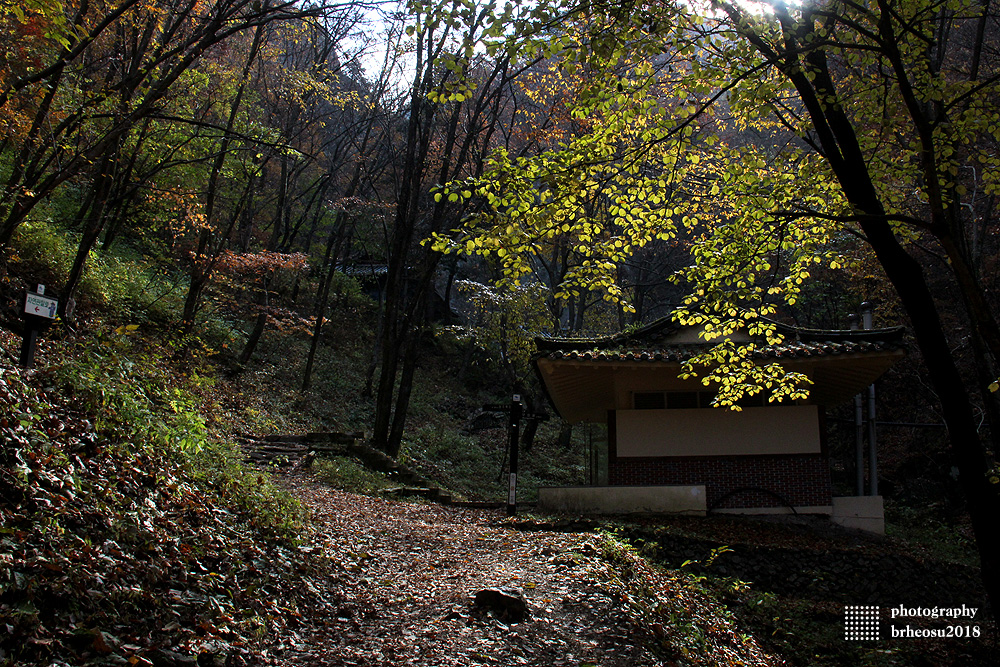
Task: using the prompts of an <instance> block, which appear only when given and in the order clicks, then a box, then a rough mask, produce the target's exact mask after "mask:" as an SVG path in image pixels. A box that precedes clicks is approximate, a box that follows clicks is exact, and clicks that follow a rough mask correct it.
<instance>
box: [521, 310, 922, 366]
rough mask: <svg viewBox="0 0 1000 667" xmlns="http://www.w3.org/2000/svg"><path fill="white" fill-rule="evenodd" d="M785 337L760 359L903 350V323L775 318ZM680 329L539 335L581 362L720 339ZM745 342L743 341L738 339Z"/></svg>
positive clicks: (633, 357)
mask: <svg viewBox="0 0 1000 667" xmlns="http://www.w3.org/2000/svg"><path fill="white" fill-rule="evenodd" d="M774 324H775V327H776V329H777V331H778V333H780V334H781V335H782V337H784V339H785V340H784V342H782V343H780V344H777V345H761V346H760V347H759V348H758V349H757V350H755V351H754V358H756V359H801V358H807V357H830V356H836V355H842V354H870V353H876V352H887V351H892V350H899V349H902V338H903V328H902V327H894V328H891V329H872V330H867V331H866V330H852V331H843V330H822V329H803V328H799V327H793V326H789V325H786V324H780V323H774ZM678 331H679V328H678V327H677V326H676V325H674V324H673V323H671V322H670V321H669V320H667V319H662V320H657V321H656V322H653V323H652V324H650V325H648V326H645V327H643V328H641V329H638V330H636V331H633V332H629V333H623V334H618V335H615V336H605V337H602V338H590V339H586V338H538V339H536V341H535V342H536V343H537V345H538V349H539V357H540V358H547V359H565V360H575V361H650V362H668V363H670V362H675V363H679V362H683V361H686V360H688V359H690V358H691V357H693V356H696V355H698V354H701V353H703V352H705V351H706V350H708V349H709V348H711V347H712V346H713V345H714V343H672V342H670V338H671V336H673V335H674V334H676V333H677V332H678ZM738 344H739V343H738Z"/></svg>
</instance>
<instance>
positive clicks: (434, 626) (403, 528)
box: [278, 474, 782, 667]
mask: <svg viewBox="0 0 1000 667" xmlns="http://www.w3.org/2000/svg"><path fill="white" fill-rule="evenodd" d="M278 481H279V483H280V484H281V485H283V486H285V487H286V488H287V489H288V490H289V491H290V492H291V493H292V494H293V495H295V496H297V497H298V498H300V499H301V500H302V502H303V503H304V504H305V505H306V506H307V507H309V508H310V509H311V510H312V512H313V519H314V521H315V525H316V527H317V530H318V533H317V534H316V541H315V542H316V543H317V544H322V545H323V546H322V549H323V550H324V552H325V553H327V554H329V555H330V556H331V557H332V558H334V559H335V560H336V561H337V562H336V567H335V569H336V571H337V574H336V575H335V576H336V581H337V583H338V589H339V590H340V591H341V595H342V600H341V601H340V603H339V605H338V607H337V609H336V611H335V613H334V614H333V615H332V616H327V617H325V618H322V619H317V621H318V622H317V623H316V624H315V625H314V627H313V634H312V635H311V636H308V637H307V636H303V635H301V633H300V636H299V638H298V641H296V642H293V643H286V645H285V646H283V647H282V650H281V652H280V657H281V660H282V661H283V662H284V663H285V664H298V665H315V664H339V665H442V666H444V665H469V664H484V665H539V666H542V665H552V666H553V667H555V666H566V667H569V666H572V667H580V666H588V665H601V666H602V667H615V666H622V667H624V666H628V665H636V666H641V665H660V664H664V663H665V662H666V663H668V664H669V663H670V662H671V661H673V660H675V659H677V660H681V661H682V662H683V663H685V664H719V665H729V664H753V665H772V664H774V665H777V664H782V663H781V661H780V660H779V659H776V658H774V657H772V656H768V655H767V654H766V653H765V652H764V651H762V650H761V649H760V648H759V647H758V645H757V644H756V642H755V641H754V640H753V639H752V638H751V637H749V636H748V635H746V634H742V633H741V632H739V631H738V629H737V627H736V625H735V623H733V622H732V620H731V618H729V617H728V615H727V614H726V613H725V611H724V609H723V608H722V607H721V606H719V605H714V604H711V601H710V600H709V599H708V597H707V596H705V595H704V594H703V593H702V592H700V590H699V588H698V586H696V585H693V581H692V580H691V579H690V578H689V577H687V576H686V575H680V576H679V577H675V576H669V575H667V574H665V573H664V572H661V571H658V570H654V569H652V568H649V567H648V566H647V565H646V564H645V562H644V561H643V560H642V559H641V558H639V557H637V556H636V555H635V554H634V552H632V551H631V550H630V549H629V548H628V547H626V546H624V545H623V544H621V543H619V542H616V541H615V540H614V539H613V538H610V537H608V536H606V535H594V534H581V533H563V532H548V531H537V532H524V531H518V530H512V529H511V528H512V527H511V526H510V525H508V524H507V523H506V522H505V521H504V520H503V517H502V515H501V514H500V513H499V512H497V511H484V510H478V509H467V508H456V507H446V506H440V505H434V504H417V503H408V502H400V501H392V500H384V499H380V498H373V497H366V496H358V495H354V494H350V493H346V492H343V491H338V490H336V489H332V488H330V487H329V486H326V485H324V484H321V483H318V482H317V481H316V480H315V479H314V478H313V477H312V476H310V475H302V474H299V475H290V476H284V477H281V478H279V480H278ZM485 589H502V590H508V591H514V592H516V593H518V594H520V595H523V598H524V600H525V601H526V603H527V608H528V613H527V617H526V618H524V619H518V618H517V617H516V615H515V614H514V613H513V612H509V611H508V610H507V609H506V608H505V607H503V606H495V607H484V606H482V605H479V606H477V605H476V604H475V597H476V594H477V592H480V591H483V590H485Z"/></svg>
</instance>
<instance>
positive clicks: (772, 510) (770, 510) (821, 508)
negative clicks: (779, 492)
mask: <svg viewBox="0 0 1000 667" xmlns="http://www.w3.org/2000/svg"><path fill="white" fill-rule="evenodd" d="M792 510H793V508H791V507H787V506H782V507H719V508H716V509H714V510H712V514H754V515H757V514H822V515H824V516H830V515H831V514H832V513H833V507H832V506H830V505H806V506H801V507H795V508H794V510H795V511H794V512H793V511H792Z"/></svg>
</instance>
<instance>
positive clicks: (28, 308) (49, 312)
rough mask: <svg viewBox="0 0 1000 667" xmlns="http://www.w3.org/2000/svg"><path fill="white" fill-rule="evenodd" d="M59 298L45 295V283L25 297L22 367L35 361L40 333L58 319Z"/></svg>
mask: <svg viewBox="0 0 1000 667" xmlns="http://www.w3.org/2000/svg"><path fill="white" fill-rule="evenodd" d="M58 309H59V301H58V299H53V298H51V297H47V296H45V285H38V286H37V287H36V288H35V291H34V292H28V293H27V294H26V295H25V297H24V313H23V317H24V339H23V340H22V341H21V359H20V363H21V367H22V368H31V366H32V365H33V364H34V363H35V348H36V346H37V345H38V334H39V333H40V332H42V331H44V330H45V329H47V328H48V326H49V325H50V324H52V322H53V320H55V319H56V311H57V310H58Z"/></svg>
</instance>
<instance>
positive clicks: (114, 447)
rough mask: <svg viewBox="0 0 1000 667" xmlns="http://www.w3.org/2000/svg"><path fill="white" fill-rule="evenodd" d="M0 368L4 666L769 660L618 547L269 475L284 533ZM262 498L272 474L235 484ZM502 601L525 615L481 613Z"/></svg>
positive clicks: (305, 478) (474, 512)
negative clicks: (484, 599) (499, 594)
mask: <svg viewBox="0 0 1000 667" xmlns="http://www.w3.org/2000/svg"><path fill="white" fill-rule="evenodd" d="M35 384H37V382H32V383H29V382H27V381H26V380H25V378H24V377H23V376H22V374H21V373H20V372H19V371H17V370H16V369H12V368H10V367H8V366H0V439H2V441H3V447H2V449H0V519H2V528H0V665H3V666H4V667H6V666H8V665H15V664H16V665H45V666H55V667H63V666H64V665H139V666H144V667H145V666H155V667H174V666H181V665H198V666H199V667H206V666H209V667H210V666H212V665H217V666H220V667H221V666H223V665H225V666H226V667H240V666H249V665H293V666H294V665H320V664H331V665H333V664H336V665H386V666H389V665H435V666H442V667H445V666H448V665H470V664H471V665H538V666H542V665H545V666H552V667H582V666H584V665H600V666H602V667H615V666H623V667H624V666H626V665H628V666H636V667H642V666H645V665H661V664H668V665H674V664H678V665H685V664H717V665H737V664H739V665H773V664H780V661H779V660H778V659H776V658H774V657H772V656H768V655H766V654H765V653H764V651H763V650H762V649H761V648H760V647H759V646H758V645H757V644H756V642H755V641H754V640H753V639H752V638H751V637H748V636H746V635H743V634H741V633H739V632H737V631H736V629H735V628H734V625H733V622H732V620H731V619H730V618H729V617H728V616H727V615H726V614H725V612H724V609H722V607H721V605H719V604H717V603H715V602H713V601H712V600H710V599H709V598H708V597H707V596H706V595H704V594H703V593H699V592H698V591H697V590H696V588H695V587H692V586H689V585H686V584H685V582H684V581H683V580H682V579H679V578H678V576H679V575H669V574H665V573H663V572H659V571H655V570H653V569H652V568H650V567H649V566H648V565H646V564H645V562H644V561H642V560H641V559H639V558H638V557H637V556H636V555H635V554H634V553H630V552H628V550H627V549H621V548H619V547H618V546H615V543H614V541H613V540H611V539H610V538H606V537H601V536H595V535H592V534H580V533H565V532H545V531H536V532H531V533H527V532H524V531H519V530H516V527H515V526H514V525H512V524H510V523H509V522H508V521H506V520H505V519H504V518H503V517H501V516H500V514H498V513H496V512H489V511H485V510H479V509H470V508H457V507H446V506H440V505H434V504H417V503H409V502H402V501H396V500H386V499H381V498H375V497H369V496H360V495H354V494H350V493H347V492H343V491H339V490H335V489H333V488H330V487H329V486H326V485H324V484H322V483H320V482H319V481H318V480H317V479H316V478H315V477H313V476H312V475H311V474H310V473H304V472H302V473H298V474H294V475H283V476H278V477H275V478H274V480H275V482H276V483H277V484H278V485H279V486H281V487H283V488H284V489H286V490H287V491H288V492H289V493H291V494H292V495H294V496H295V497H296V498H298V499H299V501H300V502H301V503H302V504H303V505H304V506H305V508H306V509H307V510H308V511H309V512H310V513H311V517H312V518H311V522H310V524H309V526H308V527H307V528H305V529H304V532H299V533H298V534H295V533H293V532H292V531H276V530H275V529H274V521H270V522H269V521H262V520H261V519H262V517H260V516H257V515H255V513H254V510H253V508H250V507H247V506H244V505H240V503H238V502H234V501H233V499H231V498H230V499H227V498H226V488H225V487H222V486H220V487H218V488H216V486H217V485H216V486H213V481H212V480H211V479H208V480H206V479H203V478H198V476H197V475H195V474H194V473H193V472H192V469H191V467H190V466H189V465H188V464H187V463H186V462H185V460H184V457H182V456H179V455H176V454H169V453H164V452H158V451H153V450H152V448H149V447H142V446H135V445H129V444H127V443H114V442H108V441H106V440H105V439H103V438H102V437H101V436H99V435H98V434H97V432H96V430H95V428H94V426H93V424H92V423H91V421H90V420H88V418H87V417H86V416H85V415H82V414H80V413H78V412H77V411H75V409H74V406H73V405H72V403H71V402H70V401H69V400H68V399H66V397H65V396H62V395H61V394H60V393H59V392H58V391H57V390H54V389H52V388H48V389H46V388H39V387H36V386H34V385H35ZM247 474H249V475H255V476H256V477H257V479H256V483H257V484H259V485H260V486H262V487H264V486H267V485H268V484H270V482H269V481H268V479H267V477H268V476H267V475H266V473H263V472H256V471H253V470H250V471H247ZM484 589H502V590H505V591H513V592H515V593H516V594H517V595H518V596H522V597H523V599H524V601H525V602H526V603H527V609H528V613H527V615H526V617H525V618H524V619H523V620H520V621H519V622H513V621H511V620H510V619H508V618H506V617H505V616H504V615H503V614H497V613H495V612H494V611H490V610H487V609H482V608H477V607H475V606H474V604H473V600H474V598H475V595H476V593H477V592H479V591H482V590H484Z"/></svg>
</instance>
